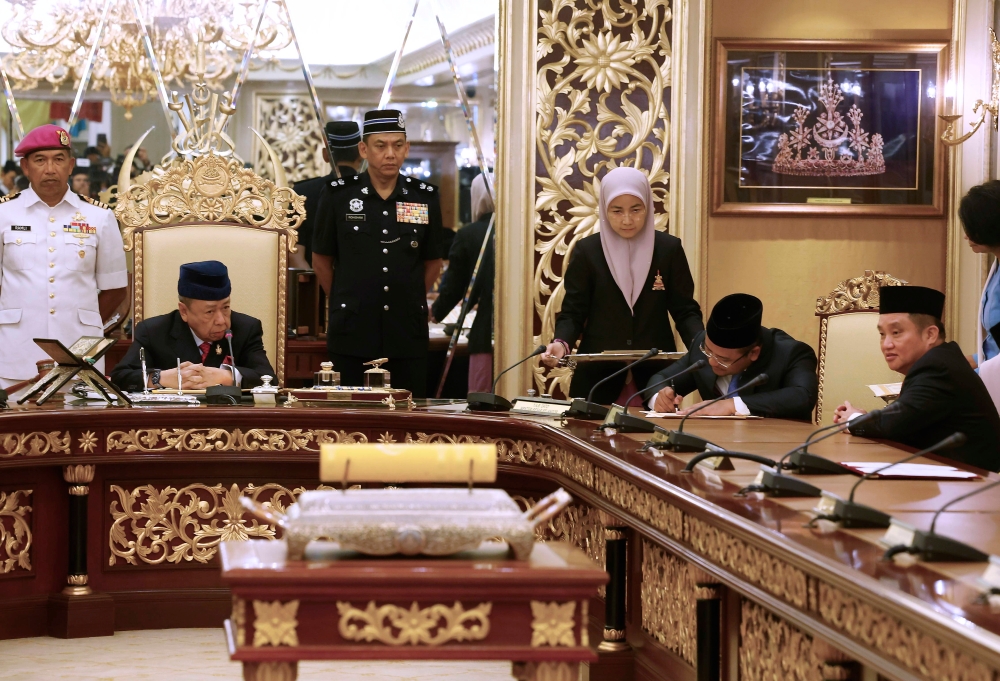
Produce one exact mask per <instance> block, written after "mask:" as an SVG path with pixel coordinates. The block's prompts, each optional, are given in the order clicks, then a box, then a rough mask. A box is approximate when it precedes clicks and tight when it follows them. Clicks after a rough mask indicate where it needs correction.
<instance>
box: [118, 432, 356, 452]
mask: <svg viewBox="0 0 1000 681" xmlns="http://www.w3.org/2000/svg"><path fill="white" fill-rule="evenodd" d="M342 442H358V443H365V442H368V438H367V436H365V435H364V434H362V433H347V432H346V431H343V430H302V429H300V428H296V429H294V430H281V429H276V428H254V429H252V430H248V431H246V432H244V431H242V430H241V429H239V428H234V429H233V430H226V429H225V428H169V429H168V428H162V429H161V428H143V429H139V430H129V431H122V430H116V431H114V432H112V433H111V434H109V435H108V441H107V449H108V451H109V452H113V451H125V452H167V451H170V450H175V451H178V452H211V451H218V452H258V451H265V452H293V451H308V452H319V447H320V445H321V444H325V443H342Z"/></svg>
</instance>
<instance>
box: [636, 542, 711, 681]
mask: <svg viewBox="0 0 1000 681" xmlns="http://www.w3.org/2000/svg"><path fill="white" fill-rule="evenodd" d="M695 588H696V584H695V578H694V572H693V570H692V568H691V566H690V565H689V564H688V563H685V562H684V561H683V560H681V559H680V558H677V557H676V556H674V555H673V554H670V553H667V552H666V551H665V550H663V549H661V548H660V547H659V546H656V545H655V544H652V543H651V542H648V541H646V540H645V539H643V540H642V583H641V584H640V585H639V589H640V592H641V597H642V598H641V600H642V628H643V629H644V630H645V631H646V632H647V633H648V634H649V635H650V636H652V637H653V638H655V639H656V640H657V641H659V642H660V643H661V644H663V645H664V646H666V647H667V648H669V649H670V650H672V651H673V652H675V653H677V654H678V655H680V656H681V657H682V658H683V659H684V661H685V662H687V663H688V664H692V665H693V664H694V663H695V656H696V654H697V648H698V635H697V631H696V629H695V623H696V621H697V612H696V610H697V605H696V601H695Z"/></svg>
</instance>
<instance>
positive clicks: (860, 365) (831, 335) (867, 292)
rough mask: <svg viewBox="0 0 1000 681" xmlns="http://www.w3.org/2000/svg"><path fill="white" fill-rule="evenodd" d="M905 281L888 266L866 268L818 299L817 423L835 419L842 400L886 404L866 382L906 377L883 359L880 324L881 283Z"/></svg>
mask: <svg viewBox="0 0 1000 681" xmlns="http://www.w3.org/2000/svg"><path fill="white" fill-rule="evenodd" d="M905 284H906V282H905V281H903V280H901V279H897V278H895V277H893V276H891V275H889V274H886V273H885V272H876V271H872V270H865V275H864V276H863V277H855V278H854V279H846V280H844V281H842V282H840V283H839V284H837V287H836V288H835V289H833V292H832V293H830V294H829V295H827V296H824V297H823V298H817V299H816V316H817V317H819V318H820V321H819V401H818V402H817V404H816V423H817V424H818V425H825V424H829V423H833V414H834V411H835V410H836V408H837V407H838V406H839V405H841V404H843V402H844V400H849V401H850V402H851V404H853V405H854V406H856V407H858V408H860V409H866V410H871V409H879V408H881V407H884V406H885V403H884V402H883V401H882V400H881V399H880V398H877V397H875V396H874V395H873V394H872V392H871V390H870V389H869V388H868V386H869V385H873V384H877V383H898V382H900V381H902V380H903V377H902V376H901V375H900V374H898V373H896V372H895V371H892V370H891V369H889V367H887V366H886V364H885V359H884V358H883V357H882V351H881V349H880V348H879V335H878V328H877V326H876V324H877V322H878V306H879V296H878V291H879V287H880V286H903V285H905Z"/></svg>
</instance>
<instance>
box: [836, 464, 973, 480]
mask: <svg viewBox="0 0 1000 681" xmlns="http://www.w3.org/2000/svg"><path fill="white" fill-rule="evenodd" d="M890 463H891V462H890V461H841V462H840V465H841V466H846V467H847V468H850V469H851V470H852V471H854V472H855V473H858V474H860V475H868V474H870V473H874V472H875V471H877V470H878V469H880V468H885V467H886V466H888V465H889V464H890ZM873 477H874V478H880V479H889V478H892V479H896V480H900V479H905V480H978V479H979V476H978V475H976V474H975V473H972V472H971V471H963V470H962V469H960V468H955V467H954V466H940V465H936V464H932V463H901V464H898V465H896V466H893V467H892V468H889V469H887V470H886V471H884V472H882V473H879V474H878V475H875V476H873Z"/></svg>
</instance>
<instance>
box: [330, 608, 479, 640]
mask: <svg viewBox="0 0 1000 681" xmlns="http://www.w3.org/2000/svg"><path fill="white" fill-rule="evenodd" d="M492 609H493V604H492V603H480V604H479V605H477V606H476V607H474V608H470V609H469V610H466V609H465V608H463V607H462V604H461V603H459V602H458V601H455V604H454V605H453V606H451V607H448V606H447V605H444V604H441V603H437V604H434V605H430V606H428V607H426V608H421V607H420V606H418V605H417V602H416V601H414V602H413V604H412V605H411V606H410V608H409V609H408V610H407V609H406V608H401V607H399V606H398V605H391V604H388V605H382V606H376V605H375V601H369V602H368V606H367V607H366V608H365V609H364V610H361V609H359V608H355V607H354V606H353V605H351V604H350V603H347V602H342V601H338V602H337V612H338V613H340V621H339V622H338V623H337V630H338V631H339V632H340V635H341V636H342V637H343V638H344V639H345V640H347V641H365V642H366V643H371V642H372V641H378V642H379V643H384V644H386V645H390V646H406V645H410V646H417V645H425V646H439V645H441V644H443V643H447V642H448V641H456V642H461V641H482V640H483V639H485V638H486V637H487V636H488V635H489V633H490V611H491V610H492Z"/></svg>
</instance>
